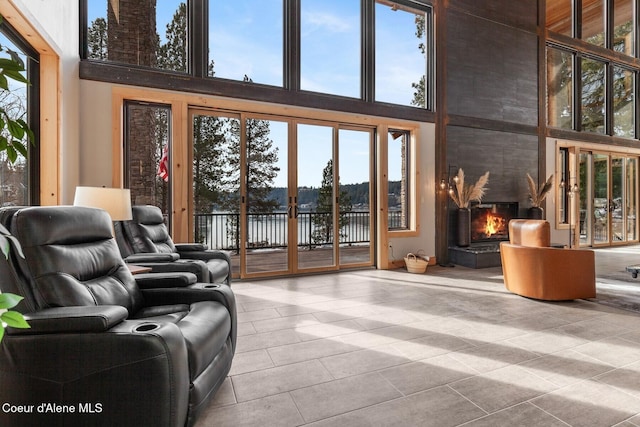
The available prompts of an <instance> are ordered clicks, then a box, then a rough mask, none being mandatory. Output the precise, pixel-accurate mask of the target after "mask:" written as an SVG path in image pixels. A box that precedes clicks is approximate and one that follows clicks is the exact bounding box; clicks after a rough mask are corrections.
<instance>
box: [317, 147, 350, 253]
mask: <svg viewBox="0 0 640 427" xmlns="http://www.w3.org/2000/svg"><path fill="white" fill-rule="evenodd" d="M338 186H340V184H339V183H338ZM351 208H352V205H351V198H350V197H349V194H348V193H347V191H345V190H343V189H342V188H340V189H339V191H338V209H339V216H338V229H339V230H340V237H346V234H344V233H342V231H341V230H342V229H343V228H345V227H346V226H348V225H349V216H348V212H349V211H350V210H351ZM333 209H334V203H333V160H331V159H330V160H329V161H328V162H327V166H325V168H324V169H323V170H322V184H321V186H320V189H319V190H318V199H317V205H316V212H315V214H314V215H312V216H311V217H312V223H313V226H314V228H313V235H312V236H311V238H312V240H313V242H314V243H316V244H322V243H331V242H333Z"/></svg>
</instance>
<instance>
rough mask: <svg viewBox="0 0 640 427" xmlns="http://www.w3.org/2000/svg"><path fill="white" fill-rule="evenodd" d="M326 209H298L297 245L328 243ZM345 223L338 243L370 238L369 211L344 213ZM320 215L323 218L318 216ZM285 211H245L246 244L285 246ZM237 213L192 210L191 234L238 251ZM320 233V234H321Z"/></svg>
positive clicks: (396, 217)
mask: <svg viewBox="0 0 640 427" xmlns="http://www.w3.org/2000/svg"><path fill="white" fill-rule="evenodd" d="M328 215H330V214H327V213H318V212H300V213H298V242H297V245H298V247H305V246H306V247H309V248H313V247H315V246H322V245H326V244H330V243H332V238H333V235H332V233H328V234H329V236H326V234H327V233H322V232H321V231H322V227H321V226H318V225H317V224H320V223H322V222H323V221H324V220H328V218H326V217H327V216H328ZM344 215H345V216H344V218H346V219H347V220H346V221H344V222H345V225H344V226H343V227H342V228H341V229H340V244H363V243H369V242H370V240H371V237H370V236H371V223H370V218H371V215H370V213H369V211H348V212H345V213H344ZM322 216H324V217H325V218H321V217H322ZM400 218H401V213H400V212H397V211H392V212H390V213H389V226H390V227H392V226H397V224H399V223H400ZM287 219H288V214H287V213H286V212H273V213H269V214H249V215H248V216H247V225H246V226H247V244H246V245H247V248H252V249H259V248H264V249H275V248H284V247H287V246H288V233H287ZM239 223H240V215H239V214H237V213H210V214H196V215H195V218H194V227H195V238H196V240H197V241H199V242H201V243H205V244H207V245H208V246H209V247H210V248H212V249H224V250H231V251H234V252H238V251H239V248H240V231H239V230H240V229H239V227H238V225H239ZM323 234H324V235H323Z"/></svg>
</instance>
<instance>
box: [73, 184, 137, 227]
mask: <svg viewBox="0 0 640 427" xmlns="http://www.w3.org/2000/svg"><path fill="white" fill-rule="evenodd" d="M73 205H74V206H86V207H89V208H100V209H104V210H105V211H107V212H108V213H109V215H111V220H112V221H125V220H129V219H131V218H132V214H131V192H130V191H129V189H128V188H105V187H76V197H75V198H74V200H73Z"/></svg>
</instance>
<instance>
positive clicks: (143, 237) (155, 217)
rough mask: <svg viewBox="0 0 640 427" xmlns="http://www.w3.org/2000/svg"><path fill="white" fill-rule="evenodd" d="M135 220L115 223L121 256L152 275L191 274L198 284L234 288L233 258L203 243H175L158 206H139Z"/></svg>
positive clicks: (134, 212) (134, 211)
mask: <svg viewBox="0 0 640 427" xmlns="http://www.w3.org/2000/svg"><path fill="white" fill-rule="evenodd" d="M131 211H132V214H133V219H132V220H130V221H116V222H115V223H114V227H115V232H116V240H117V242H118V247H119V248H120V253H121V255H122V257H123V258H124V260H125V261H126V262H129V263H134V264H136V265H141V266H145V267H150V268H151V269H152V272H166V271H188V272H191V273H194V274H195V275H196V276H197V278H198V281H201V282H210V283H226V284H228V285H231V258H230V257H229V254H228V253H227V252H224V251H218V250H209V249H208V248H207V246H206V245H203V244H200V243H174V242H173V240H172V239H171V236H170V235H169V230H168V229H167V226H166V224H165V223H164V217H163V215H162V211H161V210H160V208H158V207H157V206H151V205H136V206H133V207H132V209H131Z"/></svg>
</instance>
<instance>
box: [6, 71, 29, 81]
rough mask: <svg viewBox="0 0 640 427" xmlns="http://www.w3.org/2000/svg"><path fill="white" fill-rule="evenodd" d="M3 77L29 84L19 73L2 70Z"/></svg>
mask: <svg viewBox="0 0 640 427" xmlns="http://www.w3.org/2000/svg"><path fill="white" fill-rule="evenodd" d="M4 75H5V76H7V77H9V78H10V79H13V80H15V81H17V82H20V83H25V84H30V83H29V80H27V78H26V77H25V76H23V75H22V73H21V72H20V71H12V70H4Z"/></svg>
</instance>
